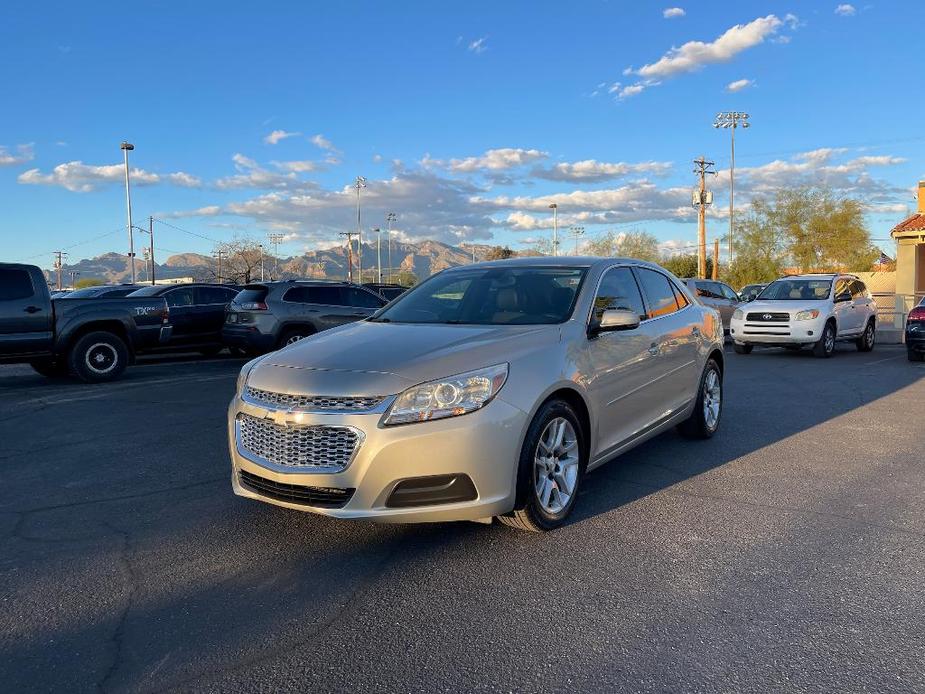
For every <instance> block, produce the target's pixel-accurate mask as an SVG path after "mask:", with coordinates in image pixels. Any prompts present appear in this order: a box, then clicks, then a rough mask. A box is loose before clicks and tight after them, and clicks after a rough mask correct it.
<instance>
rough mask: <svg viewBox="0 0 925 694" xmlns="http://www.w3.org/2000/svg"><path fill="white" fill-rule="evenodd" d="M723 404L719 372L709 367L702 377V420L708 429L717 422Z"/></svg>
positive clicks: (712, 427)
mask: <svg viewBox="0 0 925 694" xmlns="http://www.w3.org/2000/svg"><path fill="white" fill-rule="evenodd" d="M722 405H723V386H722V384H721V383H720V380H719V374H718V373H716V370H715V369H710V371H709V372H708V373H707V375H706V378H704V379H703V421H704V422H705V423H706V425H707V428H708V429H709V430H710V431H713V430H714V429H716V425H717V424H719V413H720V409H721V408H722Z"/></svg>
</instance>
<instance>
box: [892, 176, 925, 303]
mask: <svg viewBox="0 0 925 694" xmlns="http://www.w3.org/2000/svg"><path fill="white" fill-rule="evenodd" d="M918 199H919V205H918V212H916V213H915V214H914V215H912V216H911V217H909V218H907V219H904V220H903V221H901V222H900V223H899V224H897V225H896V226H895V227H893V230H892V231H891V232H890V236H892V237H893V238H894V239H896V294H897V295H900V294H902V295H906V296H908V297H910V298H909V301H910V302H911V301H912V296H913V295H916V294H918V295H922V294H925V181H919V194H918Z"/></svg>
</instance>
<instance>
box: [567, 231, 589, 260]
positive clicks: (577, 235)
mask: <svg viewBox="0 0 925 694" xmlns="http://www.w3.org/2000/svg"><path fill="white" fill-rule="evenodd" d="M569 231H571V232H572V238H574V239H575V255H578V239H580V238H581V237H582V236H584V233H585V228H584V227H572V228H571V229H569Z"/></svg>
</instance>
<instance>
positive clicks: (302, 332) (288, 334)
mask: <svg viewBox="0 0 925 694" xmlns="http://www.w3.org/2000/svg"><path fill="white" fill-rule="evenodd" d="M314 332H315V331H314V330H312V329H311V328H289V329H288V330H286V331H284V332H283V334H282V335H281V336H280V338H279V347H280V349H282V348H283V347H285V346H286V345H291V344H293V343H294V342H298V341H299V340H304V339H305V338H306V337H308V336H309V335H312V334H313V333H314Z"/></svg>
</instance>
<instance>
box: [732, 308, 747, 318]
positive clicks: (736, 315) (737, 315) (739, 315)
mask: <svg viewBox="0 0 925 694" xmlns="http://www.w3.org/2000/svg"><path fill="white" fill-rule="evenodd" d="M744 315H745V314H744V313H742V309H740V308H737V309H736V310H735V311H733V312H732V320H742V317H743V316H744Z"/></svg>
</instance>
